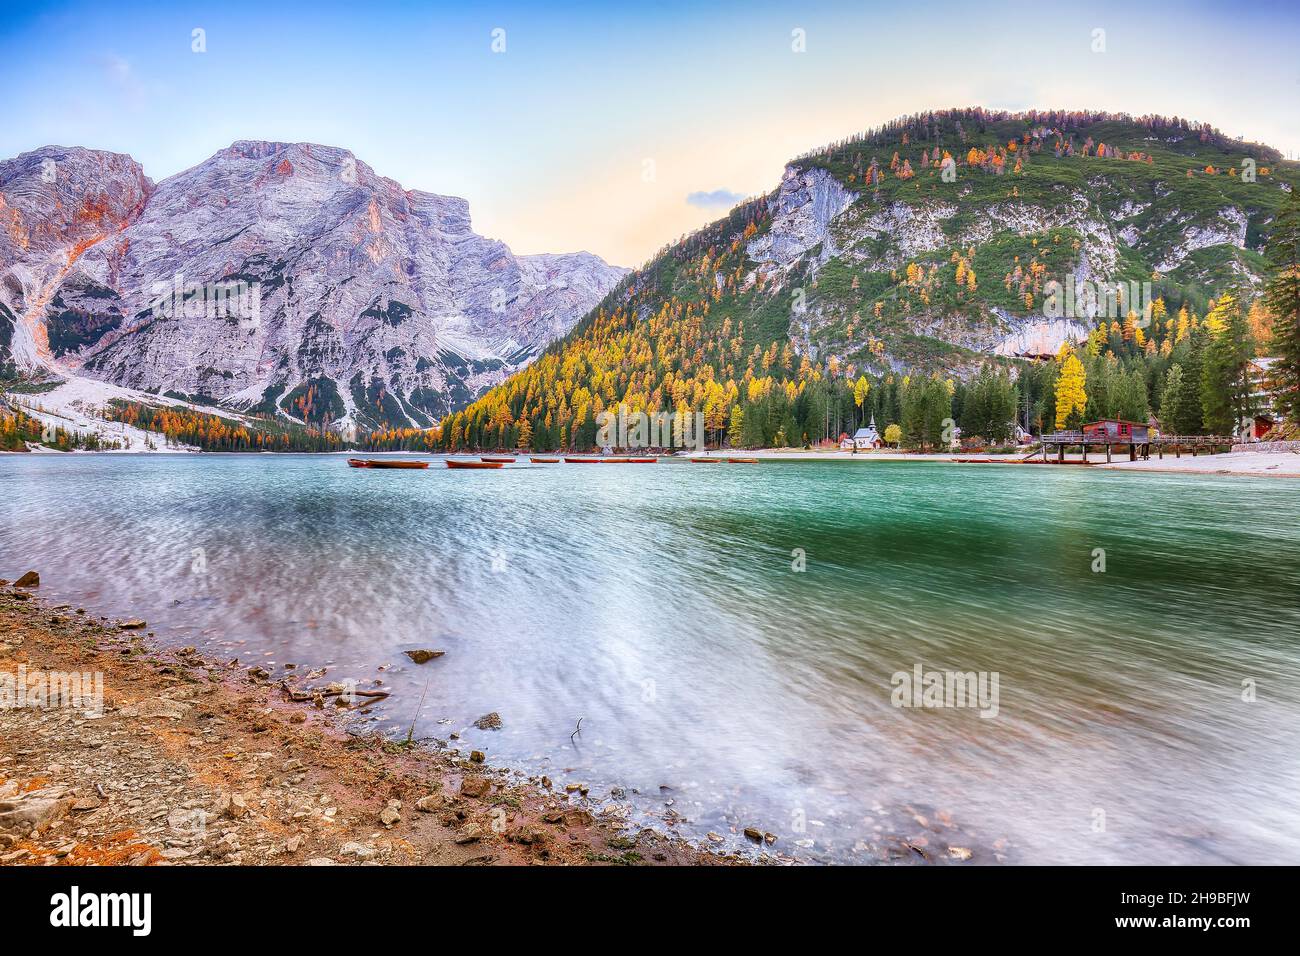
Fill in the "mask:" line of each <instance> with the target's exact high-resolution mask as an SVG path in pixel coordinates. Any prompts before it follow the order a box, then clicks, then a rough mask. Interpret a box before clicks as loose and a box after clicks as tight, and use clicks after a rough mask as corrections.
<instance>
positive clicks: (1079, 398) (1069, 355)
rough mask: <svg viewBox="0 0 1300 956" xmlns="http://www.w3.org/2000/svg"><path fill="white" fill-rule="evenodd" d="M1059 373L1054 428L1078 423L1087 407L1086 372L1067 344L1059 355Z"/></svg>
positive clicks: (1058, 428)
mask: <svg viewBox="0 0 1300 956" xmlns="http://www.w3.org/2000/svg"><path fill="white" fill-rule="evenodd" d="M1059 361H1060V363H1061V374H1060V375H1058V376H1057V379H1056V428H1057V430H1058V431H1059V430H1060V429H1063V428H1065V427H1066V426H1067V425H1076V426H1077V425H1079V424H1080V423H1081V422H1082V420H1083V412H1084V410H1085V409H1086V408H1087V407H1088V393H1087V391H1085V389H1084V386H1085V385H1086V384H1087V381H1088V373H1087V372H1086V371H1085V370H1084V368H1083V363H1082V362H1080V361H1079V356H1077V355H1075V354H1074V350H1073V349H1071V348H1069V347H1068V346H1062V348H1061V356H1060V358H1059Z"/></svg>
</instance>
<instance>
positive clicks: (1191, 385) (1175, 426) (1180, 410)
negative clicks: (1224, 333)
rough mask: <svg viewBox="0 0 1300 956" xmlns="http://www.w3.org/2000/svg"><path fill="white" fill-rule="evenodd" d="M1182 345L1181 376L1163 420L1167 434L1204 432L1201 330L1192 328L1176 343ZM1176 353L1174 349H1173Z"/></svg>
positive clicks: (1202, 340)
mask: <svg viewBox="0 0 1300 956" xmlns="http://www.w3.org/2000/svg"><path fill="white" fill-rule="evenodd" d="M1179 348H1180V349H1182V355H1181V362H1180V364H1181V366H1182V370H1183V373H1182V376H1181V378H1180V379H1179V381H1178V386H1177V391H1176V392H1175V393H1174V404H1173V408H1172V409H1171V410H1170V411H1169V412H1166V413H1165V415H1166V416H1167V420H1166V421H1165V422H1164V426H1165V429H1166V431H1167V432H1168V433H1169V434H1171V435H1201V434H1204V429H1205V425H1204V420H1205V414H1204V411H1203V409H1202V407H1201V366H1202V362H1201V358H1202V355H1203V353H1204V351H1205V332H1204V331H1203V330H1200V329H1198V330H1196V331H1195V332H1192V333H1190V334H1189V336H1188V338H1187V340H1186V341H1185V342H1184V343H1183V344H1182V345H1180V346H1179ZM1175 354H1177V353H1175Z"/></svg>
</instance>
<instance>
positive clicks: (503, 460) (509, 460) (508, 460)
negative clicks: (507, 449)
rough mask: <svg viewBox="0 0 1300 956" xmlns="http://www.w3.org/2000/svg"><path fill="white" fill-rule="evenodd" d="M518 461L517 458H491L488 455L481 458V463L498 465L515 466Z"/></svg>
mask: <svg viewBox="0 0 1300 956" xmlns="http://www.w3.org/2000/svg"><path fill="white" fill-rule="evenodd" d="M517 460H518V459H515V458H489V457H488V456H487V455H482V456H480V457H479V461H486V462H489V463H492V464H497V465H513V464H514V463H515V462H516V461H517Z"/></svg>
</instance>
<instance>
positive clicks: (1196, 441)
mask: <svg viewBox="0 0 1300 956" xmlns="http://www.w3.org/2000/svg"><path fill="white" fill-rule="evenodd" d="M1039 442H1040V443H1042V444H1044V445H1085V444H1086V445H1163V446H1164V447H1166V448H1170V447H1173V446H1179V447H1182V448H1212V447H1216V446H1218V445H1232V444H1234V443H1235V442H1236V439H1235V438H1225V437H1223V436H1222V435H1159V436H1152V437H1151V438H1134V437H1133V436H1132V435H1104V434H1103V435H1097V434H1088V435H1085V434H1084V433H1083V432H1053V433H1052V434H1050V435H1043V436H1042V437H1041V438H1039Z"/></svg>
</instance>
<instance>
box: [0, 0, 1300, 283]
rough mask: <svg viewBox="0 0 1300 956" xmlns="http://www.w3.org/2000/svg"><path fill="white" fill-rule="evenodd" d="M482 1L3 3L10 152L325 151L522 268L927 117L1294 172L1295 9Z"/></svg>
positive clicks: (603, 247) (763, 187)
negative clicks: (526, 259)
mask: <svg viewBox="0 0 1300 956" xmlns="http://www.w3.org/2000/svg"><path fill="white" fill-rule="evenodd" d="M469 6H470V5H468V4H463V3H457V4H447V5H439V4H415V3H411V4H381V3H373V4H355V3H349V4H331V3H311V4H305V3H296V2H284V3H274V4H270V3H264V2H262V3H251V4H245V3H238V2H236V3H224V2H223V3H211V4H192V3H185V2H177V3H166V4H159V5H157V6H156V8H153V9H148V8H143V9H139V8H138V9H136V10H133V11H131V12H129V13H121V12H118V11H115V10H114V9H113V8H112V5H106V4H94V3H39V2H37V3H26V4H21V5H17V4H15V5H12V6H8V5H7V6H6V7H5V9H4V12H3V19H2V21H0V23H2V25H0V84H2V86H3V89H4V103H5V108H4V122H3V123H2V124H0V157H6V158H7V157H10V156H14V155H17V154H18V153H21V152H25V151H27V150H30V149H34V148H36V147H38V146H43V145H47V144H57V145H63V146H73V145H77V146H86V147H91V148H98V149H108V150H113V151H116V152H123V153H129V154H131V155H132V156H134V157H135V158H136V159H137V160H139V161H140V162H141V163H143V165H144V167H145V171H146V173H147V174H148V175H150V176H151V177H152V178H153V179H155V180H161V179H164V178H166V177H167V176H170V175H173V174H174V173H177V172H179V171H181V170H182V169H185V168H187V167H189V166H192V165H194V164H196V163H198V162H201V161H202V160H204V159H206V158H207V157H208V156H210V155H211V154H213V153H214V152H216V151H217V150H219V149H221V148H223V147H225V146H228V145H229V144H230V143H231V142H233V141H234V140H238V139H268V140H284V141H306V142H315V143H325V144H329V145H334V146H342V147H345V148H348V149H350V150H352V151H353V152H354V153H355V154H356V155H357V156H358V158H360V159H361V160H363V161H364V162H366V163H368V164H369V165H371V166H372V167H373V168H374V169H375V170H376V172H378V173H379V174H380V175H384V176H388V177H390V178H392V179H395V180H397V181H398V182H400V183H402V184H403V185H404V186H406V187H407V188H409V189H423V190H427V191H430V192H436V193H444V194H451V195H457V196H463V197H465V198H466V199H468V200H469V202H470V209H471V212H472V214H473V217H474V227H475V229H476V231H478V232H480V233H482V234H484V235H487V236H491V237H494V238H500V239H503V240H505V241H506V242H507V243H509V244H510V246H511V247H512V249H514V251H516V252H519V253H535V252H565V251H573V250H578V249H586V250H589V251H591V252H595V253H597V254H599V255H601V256H603V257H605V258H606V259H607V260H609V261H611V262H614V263H617V264H619V265H637V264H639V263H640V262H642V261H643V260H645V259H646V258H648V257H649V256H650V255H651V254H652V253H653V252H654V251H655V250H656V249H657V248H659V247H660V246H662V245H664V244H665V243H667V242H669V241H671V240H673V239H675V238H677V237H678V236H679V235H681V234H683V233H685V232H689V231H690V230H692V229H694V228H696V227H698V226H700V225H703V224H704V223H706V222H709V221H711V220H713V219H715V218H717V217H718V216H719V215H721V214H722V213H723V212H725V211H726V210H727V208H728V207H729V205H731V204H732V203H734V202H735V201H736V199H737V197H743V196H747V195H752V194H755V193H760V192H765V191H767V190H769V189H771V188H772V187H774V186H775V185H776V183H777V181H778V180H779V178H780V175H781V170H782V167H783V165H784V163H785V162H786V161H787V160H788V159H790V158H792V157H794V156H796V155H798V154H800V153H803V152H806V151H807V150H809V149H812V148H814V147H816V146H819V145H822V144H824V143H826V142H829V141H831V140H835V139H841V138H843V137H845V136H847V135H849V134H851V133H853V132H855V131H858V130H862V129H865V128H867V127H870V126H874V125H876V124H878V123H881V122H884V121H886V120H889V119H891V118H893V117H895V116H898V115H901V114H905V113H911V112H916V111H919V110H925V109H937V108H945V107H950V106H985V107H989V108H994V109H1026V108H1032V107H1040V108H1067V109H1083V108H1089V109H1103V110H1114V111H1123V112H1128V113H1133V114H1142V113H1148V112H1152V113H1163V114H1170V115H1173V114H1177V115H1179V116H1185V117H1189V118H1192V119H1196V120H1202V121H1207V122H1210V123H1213V124H1214V125H1216V126H1218V127H1219V128H1221V129H1222V130H1223V131H1224V132H1225V133H1228V134H1230V135H1239V136H1243V137H1245V138H1247V139H1251V140H1258V141H1260V142H1264V143H1267V144H1269V145H1271V146H1275V147H1277V148H1279V149H1281V150H1283V152H1284V153H1285V154H1287V155H1288V156H1293V157H1294V156H1296V155H1297V154H1300V110H1297V108H1296V102H1297V99H1298V96H1300V66H1297V61H1296V58H1295V56H1294V49H1295V41H1296V39H1297V35H1298V33H1300V30H1298V28H1300V14H1298V13H1297V12H1296V10H1297V8H1296V6H1295V5H1294V4H1281V3H1272V2H1262V3H1254V4H1249V5H1238V4H1232V5H1229V4H1223V3H1216V4H1209V3H1205V4H1200V3H1186V2H1182V3H1171V2H1158V3H1148V4H1143V3H1139V2H1125V3H1105V2H1103V3H1090V4H1086V5H1085V4H1079V5H1074V6H1062V7H1061V8H1060V9H1054V7H1055V5H1049V4H1041V3H1024V4H1014V3H1013V4H1010V5H1000V6H999V8H998V10H997V11H996V12H994V11H987V12H984V13H981V9H980V7H979V6H978V5H972V4H968V3H948V2H946V0H937V2H930V3H925V4H919V3H918V4H899V3H896V2H895V3H888V4H886V3H879V4H877V3H866V2H857V3H764V2H750V3H735V4H729V3H722V4H710V5H701V4H693V3H683V4H675V3H671V2H670V3H656V4H635V5H630V6H626V7H622V8H618V9H616V8H614V7H613V6H612V5H611V7H610V9H604V8H602V7H601V6H599V5H596V4H587V3H572V4H564V3H556V4H547V5H546V6H547V7H549V8H550V9H545V10H541V9H536V5H533V6H534V9H529V7H528V6H527V5H524V4H518V3H497V4H485V5H474V7H473V8H472V9H467V7H469ZM195 29H200V30H202V31H204V32H203V37H204V40H205V44H206V50H205V51H204V52H194V51H193V50H192V46H193V45H194V41H193V36H194V30H195ZM1099 29H1100V30H1104V31H1105V50H1104V52H1094V49H1093V47H1094V46H1095V42H1094V37H1095V33H1094V31H1096V30H1099ZM494 30H503V31H504V35H502V34H499V33H498V34H496V36H497V40H498V42H497V46H498V48H499V47H500V46H501V42H500V41H501V39H502V38H503V39H504V47H505V49H504V51H502V52H495V51H494V50H493V39H494V34H493V31H494ZM795 30H802V31H803V35H804V36H805V37H806V48H805V50H804V52H796V51H795V50H794V49H792V46H793V45H794V43H793V40H792V35H793V34H792V31H795Z"/></svg>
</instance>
